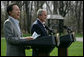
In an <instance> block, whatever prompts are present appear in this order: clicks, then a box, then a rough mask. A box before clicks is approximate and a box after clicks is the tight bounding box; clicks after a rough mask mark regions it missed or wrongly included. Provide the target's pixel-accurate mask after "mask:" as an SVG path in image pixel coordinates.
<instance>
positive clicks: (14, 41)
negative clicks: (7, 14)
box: [4, 18, 28, 56]
mask: <svg viewBox="0 0 84 57" xmlns="http://www.w3.org/2000/svg"><path fill="white" fill-rule="evenodd" d="M4 32H5V39H6V43H7V52H6V53H7V56H25V46H26V45H27V44H28V40H26V39H21V38H22V34H21V33H20V32H19V31H18V28H17V27H16V25H15V23H14V21H13V20H12V19H11V18H10V19H7V20H6V21H5V22H4Z"/></svg>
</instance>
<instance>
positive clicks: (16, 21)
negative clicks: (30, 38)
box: [9, 16, 19, 24]
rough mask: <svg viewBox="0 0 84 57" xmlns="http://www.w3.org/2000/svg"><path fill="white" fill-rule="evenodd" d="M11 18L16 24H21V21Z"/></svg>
mask: <svg viewBox="0 0 84 57" xmlns="http://www.w3.org/2000/svg"><path fill="white" fill-rule="evenodd" d="M9 18H11V19H12V20H13V21H14V22H15V23H17V24H19V21H18V20H17V19H15V18H13V17H12V16H9Z"/></svg>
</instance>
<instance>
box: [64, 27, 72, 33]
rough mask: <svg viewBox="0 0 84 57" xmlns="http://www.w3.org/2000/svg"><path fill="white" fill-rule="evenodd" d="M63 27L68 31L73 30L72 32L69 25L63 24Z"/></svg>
mask: <svg viewBox="0 0 84 57" xmlns="http://www.w3.org/2000/svg"><path fill="white" fill-rule="evenodd" d="M63 28H65V29H67V30H68V31H71V32H72V30H71V29H70V28H69V27H67V26H63Z"/></svg>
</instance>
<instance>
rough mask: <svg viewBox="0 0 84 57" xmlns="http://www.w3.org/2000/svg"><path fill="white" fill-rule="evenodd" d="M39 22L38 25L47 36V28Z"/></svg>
mask: <svg viewBox="0 0 84 57" xmlns="http://www.w3.org/2000/svg"><path fill="white" fill-rule="evenodd" d="M37 22H38V25H39V26H40V28H41V30H42V31H43V32H44V33H45V34H47V31H46V30H45V27H44V26H43V24H42V23H41V22H40V21H39V20H37Z"/></svg>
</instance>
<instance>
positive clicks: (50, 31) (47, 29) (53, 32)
mask: <svg viewBox="0 0 84 57" xmlns="http://www.w3.org/2000/svg"><path fill="white" fill-rule="evenodd" d="M45 28H46V29H47V30H48V31H49V32H51V33H54V34H55V32H53V30H51V29H49V28H48V27H47V26H45Z"/></svg>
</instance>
